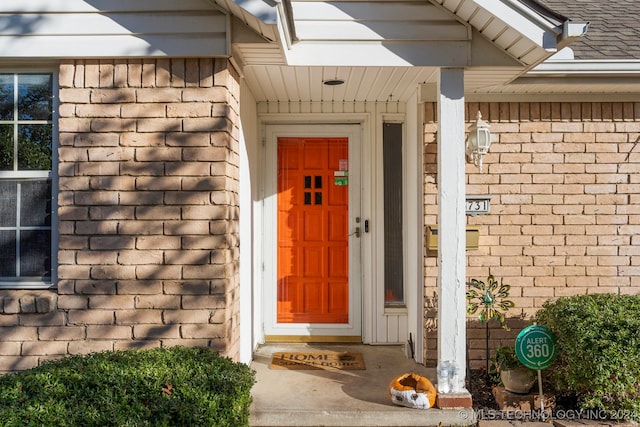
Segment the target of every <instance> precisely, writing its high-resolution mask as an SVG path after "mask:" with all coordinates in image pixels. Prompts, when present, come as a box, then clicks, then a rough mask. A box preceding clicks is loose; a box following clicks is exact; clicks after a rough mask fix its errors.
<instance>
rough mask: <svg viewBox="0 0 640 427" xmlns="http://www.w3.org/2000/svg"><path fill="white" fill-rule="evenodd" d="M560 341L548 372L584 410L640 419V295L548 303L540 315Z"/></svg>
mask: <svg viewBox="0 0 640 427" xmlns="http://www.w3.org/2000/svg"><path fill="white" fill-rule="evenodd" d="M536 320H537V322H538V323H539V324H541V325H545V326H547V327H548V328H550V329H551V330H552V331H553V332H554V334H555V335H556V338H557V339H558V358H557V360H556V363H555V364H554V365H553V366H552V367H550V368H549V370H548V373H549V376H550V378H551V379H552V381H553V382H554V384H555V386H556V388H557V389H558V390H564V391H568V392H571V393H574V394H575V395H576V396H577V397H578V399H579V402H580V406H581V408H582V409H595V410H602V411H604V412H603V413H605V414H608V415H609V416H611V417H613V418H624V419H631V420H639V419H640V296H639V295H635V296H629V295H612V294H603V295H581V296H575V297H566V298H560V299H558V300H556V301H554V302H547V303H545V304H544V306H543V308H542V310H540V311H539V312H538V313H537V315H536Z"/></svg>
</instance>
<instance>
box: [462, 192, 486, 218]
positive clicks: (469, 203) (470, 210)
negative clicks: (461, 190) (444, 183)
mask: <svg viewBox="0 0 640 427" xmlns="http://www.w3.org/2000/svg"><path fill="white" fill-rule="evenodd" d="M490 200H491V196H467V197H466V208H467V215H471V216H475V215H478V214H486V213H489V208H490V203H489V201H490Z"/></svg>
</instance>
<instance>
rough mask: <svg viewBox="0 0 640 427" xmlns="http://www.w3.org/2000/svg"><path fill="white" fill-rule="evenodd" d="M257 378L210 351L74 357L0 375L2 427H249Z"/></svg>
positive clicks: (186, 350) (130, 351) (183, 350)
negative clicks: (251, 404) (252, 389)
mask: <svg viewBox="0 0 640 427" xmlns="http://www.w3.org/2000/svg"><path fill="white" fill-rule="evenodd" d="M254 381H255V380H254V372H253V371H252V370H251V369H250V368H249V367H247V366H246V365H242V364H239V363H234V362H233V361H231V360H230V359H227V358H224V357H221V356H219V355H218V354H217V353H216V352H214V351H212V350H210V349H208V348H185V347H172V348H168V349H152V350H126V351H117V352H103V353H95V354H90V355H87V356H72V357H68V358H64V359H61V360H57V361H52V362H48V363H45V364H43V365H41V366H39V367H37V368H34V369H31V370H27V371H22V372H17V373H13V374H9V375H5V376H0V425H2V426H5V427H14V426H39V427H40V426H56V427H59V426H101V427H102V426H118V427H124V426H136V427H140V426H172V427H173V426H230V427H238V426H247V425H248V420H249V405H250V403H251V387H252V386H253V384H254Z"/></svg>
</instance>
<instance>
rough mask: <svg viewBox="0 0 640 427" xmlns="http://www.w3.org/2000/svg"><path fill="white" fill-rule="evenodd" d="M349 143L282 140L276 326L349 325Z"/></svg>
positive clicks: (279, 145)
mask: <svg viewBox="0 0 640 427" xmlns="http://www.w3.org/2000/svg"><path fill="white" fill-rule="evenodd" d="M347 154H348V139H347V138H278V203H277V205H278V210H277V215H278V230H277V236H278V237H277V238H278V253H277V259H278V267H277V279H278V290H277V292H278V296H277V299H278V316H277V318H278V322H279V323H348V322H349V244H348V217H349V215H348V201H349V190H348V185H347V184H348V176H347V175H348V171H347V165H348V161H347Z"/></svg>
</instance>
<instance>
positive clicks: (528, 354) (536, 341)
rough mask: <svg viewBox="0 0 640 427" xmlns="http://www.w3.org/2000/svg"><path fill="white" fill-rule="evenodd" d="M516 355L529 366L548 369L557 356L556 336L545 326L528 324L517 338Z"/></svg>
mask: <svg viewBox="0 0 640 427" xmlns="http://www.w3.org/2000/svg"><path fill="white" fill-rule="evenodd" d="M516 355H517V356H518V359H519V360H520V362H522V364H523V365H524V366H526V367H527V368H531V369H536V370H541V369H546V368H548V367H549V366H551V364H552V363H553V361H554V359H555V357H556V337H555V336H554V335H553V333H552V332H551V331H550V330H549V329H547V328H545V327H544V326H540V325H531V326H528V327H526V328H524V329H523V330H522V331H520V333H519V334H518V338H516Z"/></svg>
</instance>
